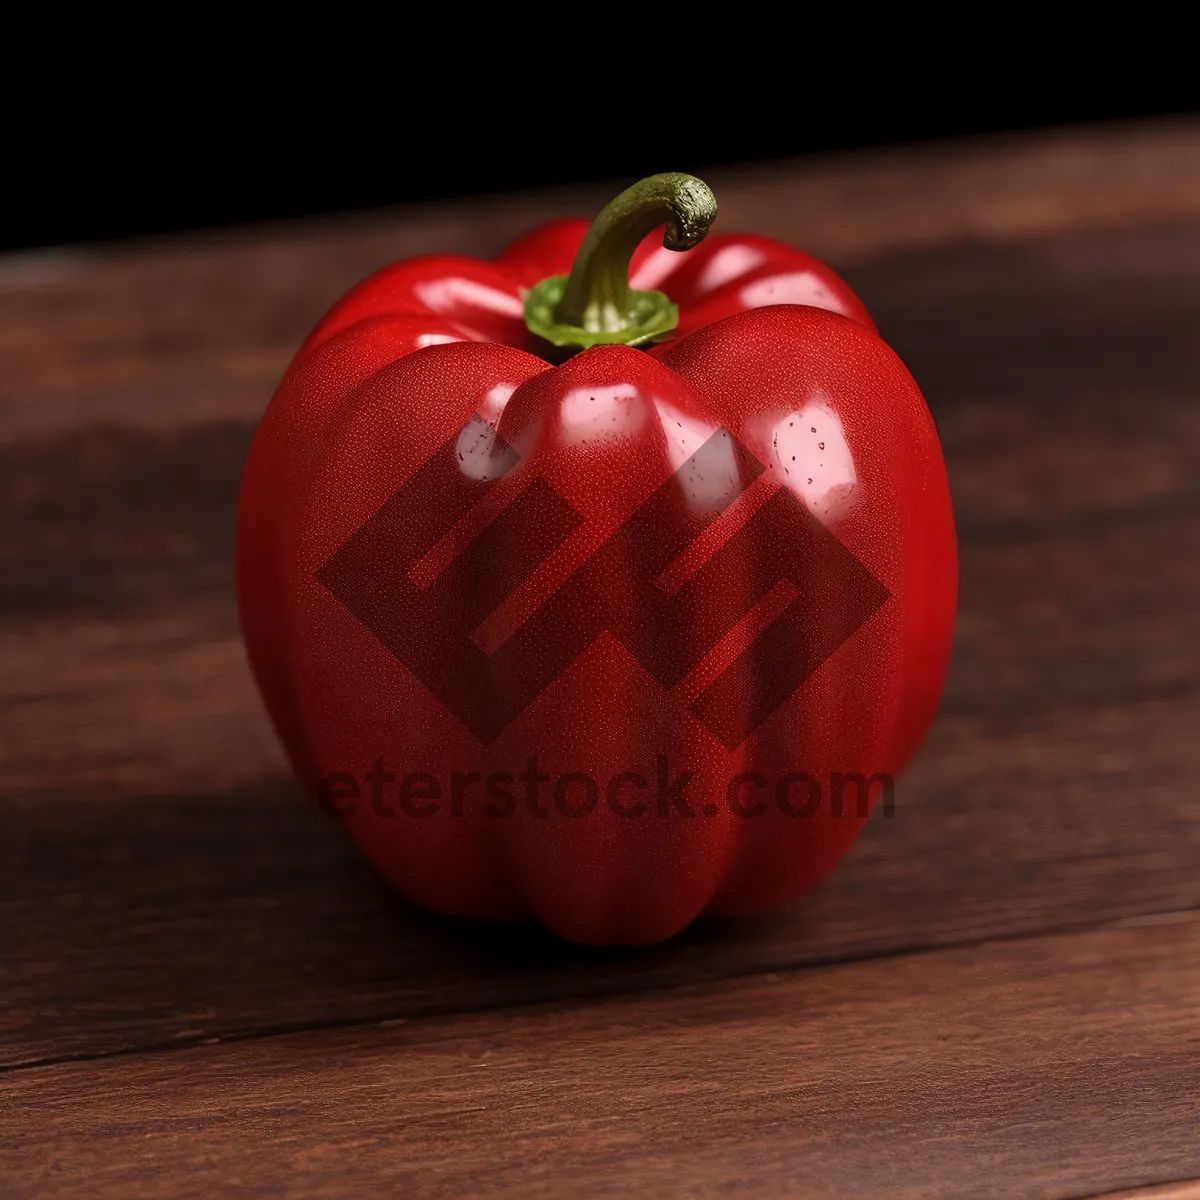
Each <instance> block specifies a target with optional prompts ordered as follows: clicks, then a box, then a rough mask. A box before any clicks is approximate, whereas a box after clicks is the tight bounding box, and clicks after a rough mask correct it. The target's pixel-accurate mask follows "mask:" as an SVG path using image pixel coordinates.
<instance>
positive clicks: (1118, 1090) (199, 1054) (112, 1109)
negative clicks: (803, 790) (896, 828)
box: [0, 913, 1200, 1200]
mask: <svg viewBox="0 0 1200 1200" xmlns="http://www.w3.org/2000/svg"><path fill="white" fill-rule="evenodd" d="M0 1112H3V1113H4V1114H5V1116H4V1126H5V1137H4V1139H3V1141H2V1142H0V1179H4V1180H5V1181H6V1182H5V1194H6V1195H8V1196H12V1197H21V1196H27V1195H28V1196H32V1195H37V1196H44V1197H51V1196H53V1197H64V1198H66V1197H73V1196H88V1197H105V1196H119V1197H122V1200H125V1198H136V1197H141V1196H152V1195H153V1196H158V1195H172V1196H178V1197H191V1196H211V1195H213V1194H216V1193H219V1194H221V1195H231V1196H242V1195H246V1196H248V1195H262V1194H271V1195H281V1194H289V1195H292V1194H301V1193H302V1194H304V1195H306V1196H314V1197H322V1196H329V1197H332V1196H342V1195H346V1194H354V1195H360V1196H367V1195H395V1194H402V1195H412V1196H436V1195H456V1196H462V1195H512V1196H534V1195H563V1194H571V1195H580V1196H590V1195H602V1194H603V1195H612V1194H614V1192H615V1193H617V1194H626V1195H689V1196H715V1195H725V1194H729V1193H734V1192H736V1193H737V1194H738V1195H747V1196H763V1197H767V1196H794V1195H804V1196H806V1197H813V1198H820V1197H835V1196H836V1197H845V1196H861V1197H869V1196H881V1197H882V1196H887V1197H934V1198H936V1197H948V1198H953V1200H959V1198H960V1197H963V1196H971V1197H972V1198H974V1200H988V1198H991V1197H996V1198H1001V1197H1004V1198H1008V1197H1013V1196H1021V1197H1079V1196H1095V1195H1096V1194H1097V1193H1103V1192H1111V1191H1114V1190H1116V1189H1118V1188H1121V1189H1129V1188H1136V1187H1139V1186H1142V1185H1151V1184H1162V1183H1164V1182H1166V1181H1170V1180H1183V1179H1195V1178H1197V1177H1198V1176H1200V1140H1198V1139H1197V1138H1196V1136H1195V1133H1196V1129H1197V1128H1200V915H1198V914H1195V913H1192V914H1186V915H1184V916H1182V917H1181V918H1180V919H1177V920H1175V921H1173V922H1169V923H1168V922H1159V923H1156V924H1148V925H1147V924H1143V925H1141V926H1139V927H1137V928H1123V929H1106V930H1102V931H1096V932H1089V933H1080V934H1073V935H1066V936H1057V937H1044V938H1034V939H1027V940H1021V941H1012V942H1005V943H992V944H989V945H986V946H976V947H970V948H961V949H954V950H948V951H940V952H935V953H928V954H920V955H908V956H902V957H896V958H891V959H885V960H875V961H871V962H866V963H855V964H849V965H844V966H839V967H827V968H821V969H811V970H803V971H797V972H789V973H785V974H777V975H769V976H765V977H757V978H754V979H751V980H745V981H738V982H736V983H729V984H724V985H719V986H714V987H707V988H704V989H696V988H689V989H682V990H679V991H673V992H669V993H664V994H658V995H654V996H646V997H622V998H614V999H612V1000H609V1001H605V1002H600V1003H594V1004H589V1005H584V1006H575V1007H570V1008H566V1009H564V1008H563V1007H562V1006H559V1005H547V1006H540V1007H537V1008H533V1009H519V1010H512V1011H508V1012H496V1013H484V1014H479V1015H476V1016H471V1017H458V1018H451V1019H444V1020H429V1021H415V1022H409V1023H399V1024H397V1023H395V1022H391V1023H387V1024H385V1025H382V1026H374V1027H369V1028H360V1029H353V1030H336V1031H322V1032H309V1033H304V1034H297V1035H292V1036H287V1037H278V1038H267V1039H260V1040H254V1041H250V1042H242V1043H237V1044H230V1045H219V1046H207V1047H198V1048H195V1049H190V1050H185V1051H180V1052H177V1053H170V1054H157V1055H137V1056H133V1057H121V1058H110V1059H105V1060H101V1061H97V1062H89V1063H73V1064H66V1065H61V1066H54V1067H43V1068H37V1069H33V1070H25V1071H16V1072H9V1073H7V1074H5V1075H3V1076H0ZM1135 1194H1136V1193H1135ZM1153 1194H1154V1193H1153V1192H1151V1193H1150V1195H1153ZM1160 1194H1165V1195H1171V1192H1170V1190H1168V1191H1166V1192H1165V1193H1160ZM1187 1194H1188V1193H1187V1192H1182V1193H1180V1192H1179V1191H1178V1189H1176V1195H1187Z"/></svg>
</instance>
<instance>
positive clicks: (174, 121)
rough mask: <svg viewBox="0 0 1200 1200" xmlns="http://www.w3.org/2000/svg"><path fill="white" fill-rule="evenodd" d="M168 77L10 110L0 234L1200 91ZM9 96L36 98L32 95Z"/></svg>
mask: <svg viewBox="0 0 1200 1200" xmlns="http://www.w3.org/2000/svg"><path fill="white" fill-rule="evenodd" d="M968 66H969V64H968ZM446 69H448V68H443V67H442V66H441V65H440V64H439V65H438V66H437V70H438V71H444V70H446ZM788 69H789V70H792V69H795V70H799V69H800V68H799V67H796V66H795V64H792V65H791V66H789V68H788ZM528 73H529V72H526V74H528ZM764 73H766V72H765V71H764ZM170 74H171V72H170V68H169V66H168V68H167V69H166V70H165V71H160V72H159V75H158V77H157V78H156V79H155V80H153V81H147V80H139V81H138V85H137V86H136V87H134V88H132V89H130V88H128V87H126V88H125V89H124V90H123V91H121V92H120V93H119V94H118V92H117V90H116V89H110V88H109V87H108V84H107V83H106V82H105V80H106V79H107V77H101V78H100V79H98V80H96V81H93V82H91V83H89V84H88V85H87V86H76V87H73V88H72V90H71V92H70V96H69V98H68V102H67V103H66V104H64V105H62V106H61V107H60V108H59V109H58V110H57V111H56V110H55V109H54V108H52V107H51V108H46V109H44V110H43V109H39V110H38V116H37V119H36V120H30V121H24V120H22V119H19V118H20V117H21V111H18V112H17V117H18V119H15V120H10V122H9V128H8V136H7V139H6V146H5V152H4V153H5V165H6V166H7V167H8V170H7V171H6V172H5V174H6V175H7V176H8V179H9V181H10V182H9V185H8V186H5V187H3V188H2V189H0V249H5V250H17V249H24V248H31V247H39V246H52V245H58V244H63V243H73V242H91V241H103V240H108V239H120V238H129V237H139V236H147V235H151V236H153V235H160V234H164V233H170V232H173V231H176V230H188V229H200V228H209V227H214V226H227V225H236V224H243V223H246V222H254V221H263V220H271V219H276V218H288V217H299V216H305V215H310V214H317V213H329V212H340V211H354V210H363V209H370V208H376V207H381V206H387V205H392V204H398V203H403V202H406V201H417V200H431V199H436V198H439V197H448V196H459V195H471V194H484V193H495V192H507V191H512V190H519V189H525V188H531V187H545V186H548V185H555V184H569V183H573V182H582V181H585V180H601V179H603V180H612V181H614V182H615V183H620V184H622V185H624V184H625V183H628V182H631V181H632V180H634V179H636V178H639V177H641V176H643V175H647V174H652V173H654V172H656V171H663V170H685V171H692V172H695V173H697V174H702V173H703V171H704V169H705V168H706V167H712V166H714V165H718V164H728V163H738V162H752V161H761V160H766V159H773V158H784V157H788V158H792V157H796V156H805V155H812V154H818V153H824V152H829V151H840V150H851V149H856V148H860V147H870V146H883V145H894V144H898V143H911V142H924V141H929V140H934V139H943V138H963V137H971V136H975V135H980V134H988V133H997V132H1002V131H1009V130H1012V131H1018V130H1028V129H1036V128H1047V127H1055V126H1063V125H1073V124H1078V123H1091V122H1110V121H1121V120H1127V119H1134V118H1138V117H1145V116H1150V115H1157V114H1173V113H1185V112H1189V111H1192V110H1194V109H1195V108H1197V107H1200V104H1197V99H1198V97H1197V96H1196V94H1195V89H1190V88H1185V87H1183V86H1180V85H1178V84H1175V83H1170V82H1167V83H1164V82H1163V81H1162V80H1161V79H1160V80H1159V82H1158V83H1157V84H1154V85H1149V86H1148V85H1146V84H1145V83H1144V82H1141V81H1134V80H1126V82H1125V83H1124V84H1121V83H1120V81H1119V80H1118V81H1114V77H1112V76H1110V75H1102V77H1101V78H1099V79H1098V80H1096V81H1094V82H1093V83H1092V84H1091V85H1090V86H1084V85H1074V86H1071V87H1069V88H1064V87H1063V86H1061V81H1060V80H1057V79H1055V78H1054V73H1053V72H1050V73H1048V74H1043V75H1036V76H1030V75H1028V74H1027V75H1026V76H1024V77H1022V79H1021V84H1020V86H1019V87H1014V86H1012V81H1011V80H1006V81H1005V83H1004V85H1003V86H997V85H996V81H995V80H994V79H992V80H989V81H987V83H986V86H985V85H984V84H983V83H979V84H978V85H976V86H974V87H973V86H972V84H971V71H970V70H969V69H968V70H965V71H963V72H960V73H959V75H958V76H957V77H956V78H955V80H954V82H953V86H952V87H951V86H950V85H949V84H946V83H945V82H944V81H941V84H942V85H941V86H940V87H931V88H928V89H926V90H925V92H923V93H922V94H921V95H920V96H919V97H917V98H914V95H913V94H912V91H911V88H910V86H909V85H908V83H906V82H905V78H904V76H903V75H901V76H898V77H896V79H895V80H894V81H885V82H884V83H880V84H879V86H878V87H877V88H876V89H875V90H874V91H869V92H865V93H862V94H857V95H856V94H855V93H854V89H852V88H849V87H848V86H847V84H846V81H845V79H841V78H839V77H838V76H837V74H836V73H835V74H834V75H833V76H822V78H821V79H820V80H817V81H814V82H813V83H812V85H811V87H810V88H809V90H810V91H811V93H812V95H811V96H810V95H808V94H807V93H806V92H805V90H804V88H801V87H798V86H796V85H790V86H789V87H776V88H774V89H772V88H770V87H768V86H766V85H765V84H759V83H756V84H754V85H753V90H752V92H751V94H750V95H749V98H748V99H743V100H740V101H739V100H737V99H736V96H737V95H739V94H740V95H742V96H745V90H744V89H745V86H746V85H741V86H742V88H743V90H742V92H741V93H738V92H737V91H736V89H733V88H732V85H730V88H731V90H730V95H731V96H734V97H735V99H733V100H727V99H726V98H725V97H724V96H722V95H719V96H717V97H715V99H713V98H709V97H707V96H706V98H705V103H703V104H698V105H691V106H690V108H689V110H688V111H686V112H685V113H684V114H683V115H682V116H681V115H680V113H679V112H678V111H672V104H674V105H675V108H676V109H678V108H680V107H687V106H686V105H684V103H683V102H681V101H678V100H677V99H674V100H673V99H671V97H670V96H669V95H668V93H667V92H662V93H661V94H660V90H658V89H656V85H652V84H643V83H642V82H641V81H640V80H639V79H638V78H637V77H636V76H634V77H632V78H633V82H632V83H630V84H629V85H628V86H629V88H630V89H631V90H630V92H629V95H630V97H632V99H631V100H630V101H629V102H628V103H624V102H622V103H617V104H615V105H614V103H613V97H612V96H611V95H606V96H605V97H604V99H605V100H606V101H607V103H606V105H598V106H597V110H596V114H595V115H594V116H593V115H591V113H590V110H589V109H588V108H587V105H586V104H583V105H582V106H580V107H579V108H576V109H570V108H569V107H568V106H564V105H562V104H557V105H555V104H551V103H549V102H543V101H542V99H541V97H540V93H538V91H537V90H536V89H534V91H533V93H532V95H529V94H523V93H522V91H521V89H520V88H519V87H517V88H513V89H511V90H510V91H501V92H499V93H497V92H495V90H494V89H492V88H490V87H488V86H484V84H486V83H488V81H489V79H491V76H489V75H488V74H487V73H486V72H483V73H479V72H474V71H472V70H469V69H466V68H464V69H463V70H462V71H461V72H460V73H459V74H458V75H454V76H452V77H451V76H446V75H444V74H443V75H441V76H437V75H436V74H435V76H434V77H433V78H434V83H433V84H427V85H426V86H429V87H433V92H432V93H431V94H430V95H428V96H426V95H422V94H420V93H419V92H414V91H413V90H412V89H411V87H410V89H409V90H408V91H405V90H404V89H402V88H397V89H396V90H390V89H389V88H388V87H386V86H385V87H382V88H381V87H380V86H379V83H380V81H379V79H376V80H375V81H374V85H373V87H372V88H371V90H370V92H369V94H362V95H359V94H357V93H356V92H355V90H354V88H353V86H352V85H348V84H347V82H346V77H345V76H344V75H339V77H338V79H337V81H336V82H334V81H332V80H331V81H330V82H329V83H328V84H327V85H326V86H324V87H322V86H320V80H319V79H317V80H316V81H315V82H314V78H313V77H308V76H306V77H305V79H304V81H303V87H301V86H300V85H299V84H298V83H296V82H295V81H294V80H293V81H292V82H291V83H289V82H288V80H286V79H285V80H283V81H282V82H281V81H280V80H278V79H272V80H270V81H267V82H264V83H263V86H261V87H256V88H251V89H250V90H246V89H245V86H244V84H243V85H241V87H242V90H241V91H238V92H237V93H236V94H234V93H232V92H231V91H230V89H228V88H226V87H224V85H223V84H222V86H221V87H218V86H216V84H215V83H214V77H213V76H211V75H204V76H203V78H201V79H192V80H191V81H189V82H187V83H184V84H179V85H176V86H174V87H172V85H171V84H170V82H169V78H170ZM534 75H536V72H534ZM467 76H471V77H472V81H471V82H469V83H468V82H464V80H465V79H466V77H467ZM1189 78H1190V76H1189ZM830 79H832V80H833V82H830ZM384 82H385V83H386V82H387V79H386V78H385V79H384ZM933 82H934V83H939V80H936V79H935V80H934V81H933ZM435 85H436V86H435ZM621 86H622V87H623V86H625V85H621ZM614 87H615V85H614ZM616 90H617V91H618V92H619V93H620V95H621V96H623V95H624V93H623V92H620V88H616ZM668 91H669V90H668ZM860 91H861V89H860ZM551 92H552V89H550V88H549V87H547V92H546V94H547V95H550V94H551ZM1189 92H1190V93H1191V94H1189ZM584 99H585V100H586V99H587V97H585V98H584ZM20 103H23V104H25V106H26V108H28V97H27V96H26V97H24V98H23V99H22V100H21V101H20ZM660 109H661V111H659V110H660Z"/></svg>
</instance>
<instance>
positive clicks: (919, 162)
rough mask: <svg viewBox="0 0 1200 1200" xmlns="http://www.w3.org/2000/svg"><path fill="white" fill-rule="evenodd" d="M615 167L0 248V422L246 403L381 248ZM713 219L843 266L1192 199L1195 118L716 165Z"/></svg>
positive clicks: (434, 239)
mask: <svg viewBox="0 0 1200 1200" xmlns="http://www.w3.org/2000/svg"><path fill="white" fill-rule="evenodd" d="M627 182H628V181H627V180H626V181H614V182H613V183H608V184H597V185H594V186H591V187H581V188H570V189H563V190H561V191H558V192H553V191H550V192H545V191H543V192H538V193H532V194H528V195H523V194H515V195H510V196H499V197H484V198H479V199H472V200H467V201H456V202H449V201H448V202H442V203H439V204H436V205H417V206H412V207H409V208H402V209H397V210H394V211H385V212H381V213H368V214H363V215H361V216H359V217H355V218H349V219H347V218H325V219H321V220H314V221H297V222H288V223H277V224H268V225H263V226H251V227H248V228H246V229H242V230H234V231H229V232H216V233H211V234H207V235H192V236H189V237H186V238H177V239H159V240H156V241H150V242H147V243H145V244H142V245H138V244H134V245H132V246H130V245H117V246H113V247H104V246H98V247H94V248H88V247H82V248H70V249H65V250H46V251H36V252H32V253H28V254H16V255H9V256H3V257H0V362H2V363H3V364H4V370H3V373H2V374H0V438H4V437H9V436H11V435H12V434H13V433H14V432H16V431H29V430H33V429H47V428H64V427H70V426H73V425H74V424H75V423H76V422H78V421H80V420H87V419H92V420H100V421H113V420H121V421H131V420H136V421H139V422H147V423H151V424H156V425H161V424H166V425H168V426H172V425H174V424H176V423H177V422H178V421H180V420H182V419H188V418H191V419H195V418H196V417H197V416H202V417H204V418H207V419H217V418H220V417H234V416H236V417H242V418H247V417H251V416H253V417H257V415H258V413H260V412H261V410H262V406H263V405H264V403H265V401H266V399H267V397H268V396H269V394H270V392H271V390H272V388H273V387H274V384H275V382H276V381H277V380H278V378H279V376H280V374H281V373H282V371H283V368H284V366H285V365H286V363H287V360H288V358H289V357H290V356H291V354H292V353H293V352H294V351H295V349H296V347H297V345H298V344H299V343H300V341H301V339H302V338H303V337H304V335H305V334H306V333H307V332H308V330H309V329H310V328H311V327H312V325H313V324H314V323H315V321H316V319H317V318H318V317H319V316H320V314H321V313H322V312H324V311H325V309H326V308H328V307H329V305H330V304H331V303H332V302H333V301H334V300H335V299H336V298H337V297H338V296H339V295H341V293H342V292H343V291H345V289H346V288H347V287H349V286H350V285H351V284H353V283H354V282H356V281H357V280H359V279H360V278H362V277H363V276H364V275H365V274H367V273H368V272H370V271H373V270H375V269H376V268H378V267H379V266H381V265H382V264H383V263H385V262H389V261H391V260H393V259H397V258H404V257H407V256H410V255H413V254H424V253H430V252H439V253H442V252H445V253H463V254H483V255H489V254H492V253H495V252H496V251H497V250H499V249H500V247H501V246H503V245H504V244H505V242H507V241H508V240H510V239H511V238H512V237H514V236H516V235H517V234H519V233H521V232H523V231H524V230H525V229H527V228H528V227H529V226H531V225H532V224H534V223H536V222H538V221H542V220H546V219H549V218H552V217H557V216H561V215H563V213H567V212H579V213H581V214H583V215H588V214H591V213H594V212H595V211H597V210H598V208H599V207H600V205H602V204H603V203H604V202H605V201H607V200H608V199H610V198H611V197H612V195H613V194H614V188H616V187H618V186H625V184H626V183H627ZM710 182H711V183H712V184H713V185H714V187H715V188H716V189H717V191H718V193H719V199H720V204H721V219H720V227H721V228H725V229H752V230H757V231H759V232H761V233H765V234H769V235H771V236H775V237H778V238H781V239H782V240H784V241H789V242H793V243H795V244H797V245H801V246H804V247H805V248H806V249H808V250H810V251H811V252H812V253H815V254H817V255H818V256H820V257H825V258H828V259H829V260H830V261H832V262H835V263H837V264H840V265H842V266H848V265H852V264H857V263H860V262H864V261H870V260H873V259H876V258H878V257H880V256H881V255H883V254H886V253H891V252H895V251H898V250H903V249H906V248H926V247H935V246H945V245H954V244H959V243H962V242H968V241H969V242H982V243H989V242H996V241H999V242H1008V241H1012V240H1014V239H1022V238H1028V237H1044V236H1047V235H1050V234H1060V233H1063V232H1068V231H1087V230H1103V229H1112V228H1127V227H1133V226H1147V225H1152V224H1155V223H1159V222H1170V221H1174V220H1186V219H1195V218H1196V217H1197V216H1200V118H1195V117H1179V118H1174V119H1168V120H1159V121H1154V122H1134V123H1130V124H1127V125H1122V124H1117V125H1112V126H1098V127H1093V128H1089V129H1073V130H1072V129H1068V130H1053V131H1047V132H1044V133H1041V134H1037V135H1030V134H1023V135H1020V136H1014V137H988V138H980V139H977V140H975V141H969V142H965V143H956V142H949V143H942V144H934V145H929V146H913V147H900V148H896V149H893V150H889V151H886V152H879V151H875V152H866V153H855V154H845V155H840V156H824V157H821V158H818V159H816V160H812V161H804V160H801V161H798V162H795V163H791V164H789V163H770V164H764V165H762V166H759V167H738V168H722V169H719V170H716V171H714V172H711V173H710Z"/></svg>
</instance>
